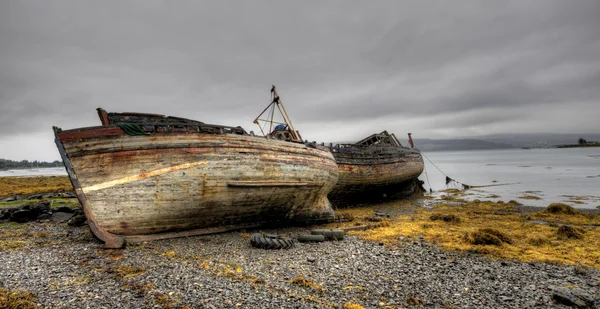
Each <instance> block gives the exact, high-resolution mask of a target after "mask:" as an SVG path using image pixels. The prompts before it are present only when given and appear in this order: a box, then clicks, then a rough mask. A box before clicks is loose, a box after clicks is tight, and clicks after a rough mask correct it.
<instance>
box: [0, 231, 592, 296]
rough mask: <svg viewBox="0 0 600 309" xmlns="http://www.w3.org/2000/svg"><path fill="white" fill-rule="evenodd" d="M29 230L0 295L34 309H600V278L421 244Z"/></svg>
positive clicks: (7, 260) (6, 260)
mask: <svg viewBox="0 0 600 309" xmlns="http://www.w3.org/2000/svg"><path fill="white" fill-rule="evenodd" d="M26 226H27V227H26V228H20V229H19V230H18V231H19V233H22V235H23V240H24V241H26V242H27V243H26V245H25V246H24V247H22V248H20V249H18V250H15V251H1V252H0V273H1V280H0V287H2V288H7V289H11V290H27V291H30V292H31V293H33V294H34V295H35V296H36V297H37V303H38V304H39V306H40V307H42V308H360V307H357V306H354V307H353V306H352V305H360V306H362V307H364V308H570V307H575V308H576V307H577V303H572V304H571V305H570V306H567V305H563V304H562V303H568V302H569V301H568V300H567V301H564V300H563V301H560V302H557V301H556V299H558V298H557V296H556V295H558V294H564V293H567V294H569V293H575V294H577V295H580V296H581V295H583V296H581V297H583V299H586V298H588V301H589V303H588V305H585V304H584V305H585V306H588V307H591V308H594V307H596V306H597V305H598V304H599V302H598V301H599V299H598V297H599V296H598V295H599V294H600V271H598V270H595V269H587V268H586V269H584V268H578V267H574V266H571V265H569V266H566V265H562V266H561V265H555V264H548V263H537V262H532V263H524V262H516V261H500V260H490V259H488V258H485V257H482V256H480V255H478V254H475V253H453V252H447V251H443V250H441V249H439V248H437V247H436V246H434V245H431V244H428V243H426V242H424V241H423V240H421V239H419V238H418V237H417V238H415V239H408V238H402V237H401V239H399V243H398V246H397V247H396V248H390V247H387V246H381V245H380V244H378V243H374V242H368V241H363V240H360V239H358V238H357V237H355V236H347V237H346V239H345V240H343V241H332V242H324V243H296V245H295V247H294V248H292V249H289V250H262V249H255V248H252V247H251V246H250V242H249V236H250V234H249V233H239V232H238V233H225V234H217V235H209V236H199V237H190V238H179V239H171V240H163V241H154V242H148V243H142V244H130V245H128V246H127V247H126V248H125V249H123V250H106V249H103V247H102V244H101V243H100V242H98V241H97V240H96V239H94V238H93V236H92V235H91V233H90V232H89V230H88V228H87V227H85V226H84V227H69V226H66V225H65V224H57V223H52V222H47V223H39V222H35V223H28V224H27V225H26ZM4 232H7V229H4ZM9 232H10V231H9ZM249 232H257V231H249ZM262 232H268V233H278V234H280V235H286V236H296V235H298V234H301V233H305V232H307V230H306V229H297V228H294V229H278V230H262ZM40 235H41V236H40ZM553 296H554V297H553ZM581 297H580V299H581ZM576 300H577V299H575V301H576ZM594 301H595V305H594V304H593V303H594ZM561 302H562V303H561ZM589 304H592V305H589ZM580 305H581V304H580ZM344 306H346V307H344Z"/></svg>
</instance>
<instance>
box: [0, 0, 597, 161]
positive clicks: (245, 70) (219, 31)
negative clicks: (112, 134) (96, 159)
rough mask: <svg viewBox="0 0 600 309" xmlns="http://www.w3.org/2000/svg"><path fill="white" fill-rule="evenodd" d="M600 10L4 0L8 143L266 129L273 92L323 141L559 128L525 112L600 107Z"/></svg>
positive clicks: (0, 113)
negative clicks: (162, 130) (138, 114)
mask: <svg viewBox="0 0 600 309" xmlns="http://www.w3.org/2000/svg"><path fill="white" fill-rule="evenodd" d="M599 13H600V3H598V2H597V1H592V0H589V1H585V0H582V1H575V2H564V1H501V2H498V1H459V2H447V1H431V2H429V1H428V2H424V1H377V2H365V1H325V2H318V3H316V2H315V3H312V2H304V1H297V2H281V1H252V2H246V1H177V2H169V1H158V0H152V1H101V2H100V1H67V0H57V1H34V0H27V1H3V2H1V3H0V42H2V44H0V136H2V135H7V134H14V133H16V132H21V133H23V132H31V134H33V133H37V132H48V133H47V134H50V135H51V132H49V130H50V127H51V126H52V125H59V126H62V127H64V128H72V127H78V126H90V125H97V124H98V123H99V122H98V120H97V117H96V114H95V108H96V107H104V108H106V109H107V110H114V111H143V112H151V113H163V114H169V115H175V116H183V117H189V118H196V119H199V120H202V121H205V122H213V123H223V124H228V125H243V126H244V127H246V128H247V129H248V130H256V129H255V128H254V127H253V125H252V124H251V121H252V120H253V118H254V116H255V115H256V114H258V113H259V112H260V111H261V110H262V108H263V107H264V106H265V105H266V104H267V103H268V100H269V92H268V90H269V88H270V85H271V84H273V83H274V84H276V85H277V86H278V88H279V90H280V93H281V95H282V98H283V99H284V102H285V103H286V104H287V105H288V109H289V110H290V111H291V112H292V118H293V119H294V121H295V122H296V123H298V124H299V126H301V129H302V130H303V132H306V133H305V135H306V134H313V135H314V136H315V137H319V138H321V139H322V140H339V139H341V138H344V139H345V138H349V139H352V138H354V139H356V138H360V137H361V136H350V135H348V134H355V135H356V134H362V132H371V131H378V130H379V127H378V126H379V125H381V126H383V125H388V126H389V127H390V128H391V129H399V130H411V131H414V130H412V129H411V128H405V127H403V125H399V124H397V123H395V122H393V119H420V121H421V122H411V121H408V122H405V123H410V124H411V125H412V126H413V127H414V128H415V129H420V130H422V131H423V134H433V133H432V132H440V131H441V130H445V132H448V135H452V132H456V131H460V130H463V129H465V128H469V130H470V132H475V133H477V132H485V133H500V132H488V131H489V130H491V129H492V128H496V126H494V125H492V124H496V123H499V124H500V123H504V122H511V123H512V122H515V121H518V122H520V123H522V124H523V125H524V128H525V129H526V130H530V131H532V132H540V131H552V130H553V128H552V127H545V126H544V125H543V124H541V123H540V122H539V121H532V119H534V118H535V117H536V116H535V115H533V113H532V112H531V109H528V108H525V107H526V106H533V107H535V108H544V106H549V104H552V106H553V108H558V107H557V106H561V105H562V106H564V107H563V108H564V109H569V106H570V105H573V104H576V103H580V102H596V104H588V105H586V106H587V108H588V109H589V110H587V111H582V113H593V112H595V113H596V114H598V113H600V104H598V103H600V102H598V101H599V100H600V90H599V88H598V86H597V85H598V84H600V32H599V31H598V29H600V19H599V18H598V17H597V16H598V15H599ZM498 110H508V111H506V112H502V113H499V112H497V111H498ZM552 115H557V113H552ZM569 115H571V116H573V114H572V113H569ZM440 119H443V121H442V120H440ZM331 123H336V126H338V127H340V129H339V130H337V129H336V130H332V131H331V132H332V133H331V136H326V135H323V134H322V133H321V132H320V128H322V127H324V126H328V125H329V124H331ZM423 124H427V125H426V126H425V125H423ZM528 124H529V125H528ZM357 125H358V126H363V127H361V128H354V127H355V126H357ZM371 127H372V129H371ZM343 128H345V129H343ZM589 128H590V126H589V124H586V125H579V126H578V125H577V124H574V125H573V126H572V127H570V130H573V131H579V130H588V129H589ZM596 128H597V126H596ZM349 132H350V133H349ZM417 133H418V132H417ZM0 138H1V137H0ZM50 138H51V136H50ZM309 139H310V138H309ZM2 156H3V153H2V151H0V157H2Z"/></svg>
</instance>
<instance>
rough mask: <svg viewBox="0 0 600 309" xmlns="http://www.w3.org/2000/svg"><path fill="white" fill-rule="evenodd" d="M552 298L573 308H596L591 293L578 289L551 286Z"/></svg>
mask: <svg viewBox="0 0 600 309" xmlns="http://www.w3.org/2000/svg"><path fill="white" fill-rule="evenodd" d="M550 289H551V290H552V299H553V300H554V301H555V302H557V303H559V304H563V305H566V306H570V307H573V308H598V307H597V306H596V304H595V303H596V302H595V300H594V297H593V296H592V294H590V293H588V292H586V291H584V290H582V289H579V288H575V289H569V288H562V287H551V288H550Z"/></svg>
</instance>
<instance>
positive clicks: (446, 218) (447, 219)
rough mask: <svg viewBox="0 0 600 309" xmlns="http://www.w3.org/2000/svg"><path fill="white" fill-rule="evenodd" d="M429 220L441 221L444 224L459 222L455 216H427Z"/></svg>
mask: <svg viewBox="0 0 600 309" xmlns="http://www.w3.org/2000/svg"><path fill="white" fill-rule="evenodd" d="M429 220H431V221H437V220H441V221H444V222H452V223H459V222H460V218H459V217H458V216H457V215H454V214H449V215H446V214H433V215H431V216H429Z"/></svg>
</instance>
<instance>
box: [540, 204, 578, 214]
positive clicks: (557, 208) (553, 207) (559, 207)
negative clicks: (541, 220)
mask: <svg viewBox="0 0 600 309" xmlns="http://www.w3.org/2000/svg"><path fill="white" fill-rule="evenodd" d="M546 211H547V212H549V213H553V214H565V215H576V214H577V213H578V212H577V210H575V208H573V207H571V206H569V205H567V204H563V203H552V204H550V205H548V208H546Z"/></svg>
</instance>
